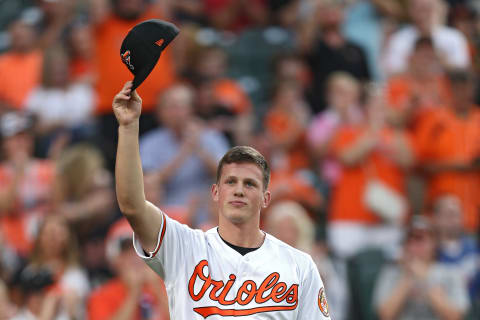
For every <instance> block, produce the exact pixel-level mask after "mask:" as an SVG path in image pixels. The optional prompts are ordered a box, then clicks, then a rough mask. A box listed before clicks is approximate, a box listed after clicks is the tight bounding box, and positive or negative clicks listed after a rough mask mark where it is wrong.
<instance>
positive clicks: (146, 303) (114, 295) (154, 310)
mask: <svg viewBox="0 0 480 320" xmlns="http://www.w3.org/2000/svg"><path fill="white" fill-rule="evenodd" d="M132 234H133V231H132V229H131V228H130V225H129V224H128V222H127V221H126V219H121V220H119V221H117V222H116V223H115V224H113V225H112V227H111V228H110V230H109V232H108V234H107V238H106V244H105V245H106V255H107V259H108V261H109V263H110V265H111V268H112V270H113V272H114V274H115V276H114V277H113V278H112V279H110V280H109V281H108V282H107V283H105V284H102V285H101V286H100V287H98V288H97V289H96V290H95V291H94V292H93V293H92V294H91V296H90V299H89V302H88V319H90V320H104V319H120V318H119V317H121V319H132V320H133V319H149V320H168V319H169V316H168V304H167V294H166V292H165V288H164V285H163V283H162V282H161V280H160V278H159V277H157V276H156V275H155V273H154V272H153V271H152V270H150V269H148V268H147V266H146V265H145V264H144V263H143V262H142V261H141V260H140V259H138V258H137V256H136V254H135V251H134V249H133V245H132Z"/></svg>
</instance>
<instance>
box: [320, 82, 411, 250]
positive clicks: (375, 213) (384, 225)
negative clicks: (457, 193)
mask: <svg viewBox="0 0 480 320" xmlns="http://www.w3.org/2000/svg"><path fill="white" fill-rule="evenodd" d="M366 108H367V121H366V123H361V124H353V125H352V124H344V125H342V126H341V127H340V128H339V129H338V133H337V134H336V136H335V138H334V139H333V141H332V143H331V145H330V151H329V152H330V153H331V154H332V156H333V157H334V158H335V159H337V161H338V162H339V163H340V164H341V171H342V174H341V177H340V178H339V180H338V181H337V183H336V184H335V186H334V187H333V190H332V196H331V199H330V211H329V216H328V220H329V225H328V230H327V232H328V240H329V242H328V244H329V245H330V247H331V249H332V250H333V252H334V253H335V254H336V255H337V256H338V257H340V258H343V259H344V258H348V257H350V256H352V255H354V254H356V253H358V252H359V251H361V250H362V249H365V248H369V247H376V248H379V247H380V249H382V250H385V252H386V253H387V255H388V256H390V257H392V256H394V255H395V253H396V249H397V245H398V241H399V237H400V236H401V231H402V227H401V226H402V224H403V222H404V221H405V215H406V214H407V210H408V208H407V206H406V200H405V198H404V197H405V173H406V170H407V169H408V168H409V167H410V166H411V165H412V164H413V152H412V150H411V141H410V139H409V138H408V136H407V134H406V133H405V132H404V131H403V130H402V129H401V128H398V127H395V126H392V125H391V124H390V123H389V122H388V121H387V120H388V119H387V111H388V109H387V108H385V101H384V98H383V95H382V93H381V92H380V90H379V89H378V88H375V89H370V92H369V97H368V99H367V105H366ZM387 199H388V200H387Z"/></svg>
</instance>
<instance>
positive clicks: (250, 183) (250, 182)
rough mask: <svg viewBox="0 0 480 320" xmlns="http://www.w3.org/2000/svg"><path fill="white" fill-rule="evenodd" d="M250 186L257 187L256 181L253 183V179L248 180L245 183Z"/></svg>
mask: <svg viewBox="0 0 480 320" xmlns="http://www.w3.org/2000/svg"><path fill="white" fill-rule="evenodd" d="M245 184H246V185H247V186H248V187H255V183H253V182H252V181H247V182H246V183H245Z"/></svg>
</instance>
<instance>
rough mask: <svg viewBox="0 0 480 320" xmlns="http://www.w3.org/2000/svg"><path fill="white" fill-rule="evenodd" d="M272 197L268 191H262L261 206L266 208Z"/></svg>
mask: <svg viewBox="0 0 480 320" xmlns="http://www.w3.org/2000/svg"><path fill="white" fill-rule="evenodd" d="M271 199H272V194H271V193H270V191H268V190H267V191H264V192H263V207H264V208H266V207H268V205H269V204H270V200H271Z"/></svg>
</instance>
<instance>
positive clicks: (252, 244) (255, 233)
mask: <svg viewBox="0 0 480 320" xmlns="http://www.w3.org/2000/svg"><path fill="white" fill-rule="evenodd" d="M218 233H219V234H220V236H221V237H222V238H223V239H224V240H225V241H227V242H229V243H231V244H233V245H235V246H238V247H243V248H258V247H260V246H261V245H262V244H263V241H264V240H265V233H264V232H263V231H261V230H260V228H259V226H258V225H257V226H256V227H255V226H251V225H247V224H241V225H236V224H233V223H230V222H223V223H222V221H220V223H219V227H218Z"/></svg>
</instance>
